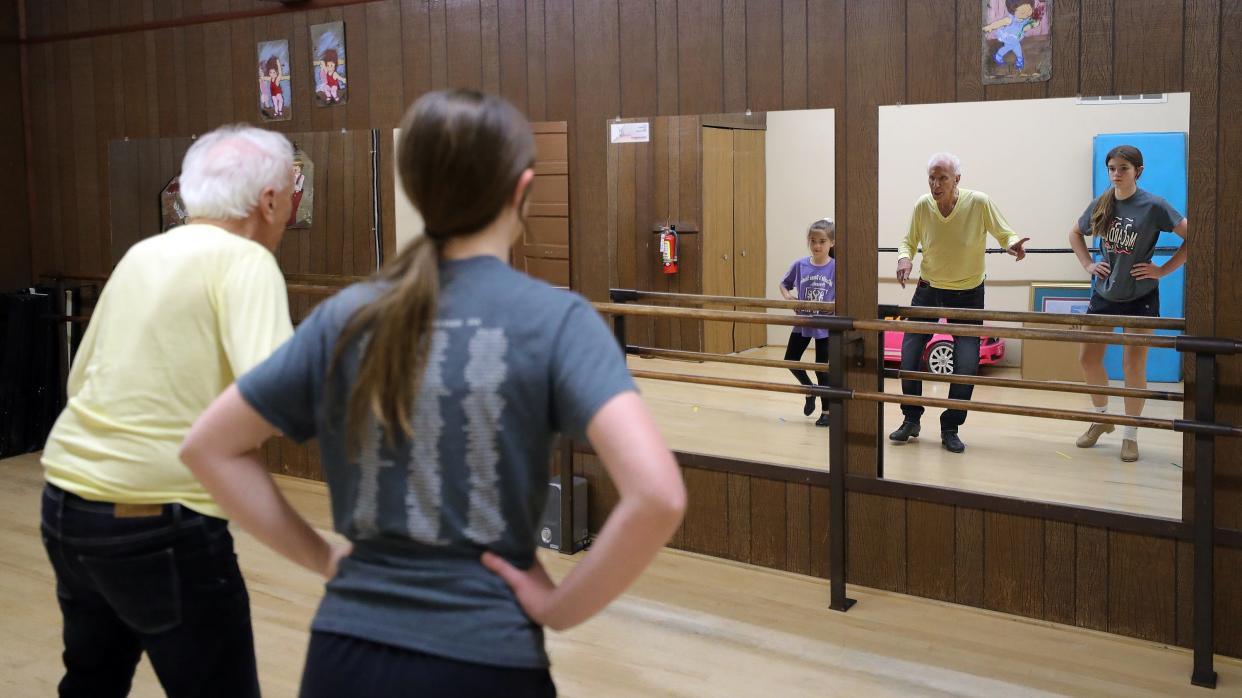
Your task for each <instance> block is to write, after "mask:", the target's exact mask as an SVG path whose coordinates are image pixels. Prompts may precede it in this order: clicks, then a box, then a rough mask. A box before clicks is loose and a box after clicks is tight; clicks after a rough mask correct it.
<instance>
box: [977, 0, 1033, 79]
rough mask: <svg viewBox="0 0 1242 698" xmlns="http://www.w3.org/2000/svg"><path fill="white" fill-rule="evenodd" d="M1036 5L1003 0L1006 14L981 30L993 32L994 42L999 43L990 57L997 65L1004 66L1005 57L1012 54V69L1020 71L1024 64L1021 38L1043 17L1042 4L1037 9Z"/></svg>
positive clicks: (1026, 0) (1017, 0) (1028, 2)
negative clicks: (998, 46) (994, 35)
mask: <svg viewBox="0 0 1242 698" xmlns="http://www.w3.org/2000/svg"><path fill="white" fill-rule="evenodd" d="M1036 5H1037V3H1036V0H1005V9H1006V11H1007V14H1006V15H1005V16H1004V17H1001V18H1000V19H998V20H996V21H995V22H992V23H991V24H989V25H987V26H985V27H984V28H983V32H984V33H985V34H986V33H988V32H990V31H993V30H995V31H996V40H997V41H999V42H1001V47H1000V48H999V49H998V50H997V51H996V54H995V55H994V56H992V59H993V60H995V61H996V64H997V65H1004V64H1005V56H1007V55H1009V54H1010V53H1013V56H1014V67H1015V68H1017V69H1018V70H1022V66H1023V65H1025V63H1026V61H1025V58H1024V57H1023V55H1022V37H1023V36H1025V35H1026V33H1027V32H1028V31H1031V30H1033V29H1035V28H1036V27H1038V26H1039V22H1040V20H1041V19H1043V15H1044V13H1043V7H1042V3H1039V5H1041V6H1039V7H1037V6H1036Z"/></svg>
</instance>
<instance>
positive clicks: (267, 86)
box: [258, 39, 293, 121]
mask: <svg viewBox="0 0 1242 698" xmlns="http://www.w3.org/2000/svg"><path fill="white" fill-rule="evenodd" d="M258 54H259V115H260V116H262V117H263V120H264V121H288V120H289V119H292V118H293V113H292V111H291V109H292V101H293V86H292V80H293V78H292V76H291V74H290V73H289V42H288V41H285V40H284V39H280V40H278V41H262V42H260V43H259V51H258Z"/></svg>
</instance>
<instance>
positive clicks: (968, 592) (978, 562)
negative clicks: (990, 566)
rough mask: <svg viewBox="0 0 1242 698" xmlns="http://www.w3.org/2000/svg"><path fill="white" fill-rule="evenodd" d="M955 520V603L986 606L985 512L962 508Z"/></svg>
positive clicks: (957, 512)
mask: <svg viewBox="0 0 1242 698" xmlns="http://www.w3.org/2000/svg"><path fill="white" fill-rule="evenodd" d="M954 518H955V520H956V529H955V532H954V548H955V553H954V560H953V567H954V570H953V573H954V581H953V587H954V589H953V595H954V600H956V601H957V602H958V603H960V604H965V605H967V606H982V605H983V512H982V511H980V510H979V509H966V508H958V509H957V510H956V511H955V512H954Z"/></svg>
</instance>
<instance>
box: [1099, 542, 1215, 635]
mask: <svg viewBox="0 0 1242 698" xmlns="http://www.w3.org/2000/svg"><path fill="white" fill-rule="evenodd" d="M1176 558H1177V551H1176V542H1175V541H1172V540H1169V539H1160V538H1153V537H1151V536H1142V535H1137V534H1133V533H1120V532H1117V531H1110V532H1109V534H1108V568H1109V569H1110V570H1118V574H1113V575H1109V578H1108V599H1109V604H1108V631H1109V632H1113V633H1119V634H1122V635H1129V636H1131V637H1139V638H1142V639H1144V640H1151V641H1153V642H1163V643H1168V644H1172V643H1174V642H1176V641H1177V611H1176V602H1177V559H1176ZM1222 620H1223V619H1222Z"/></svg>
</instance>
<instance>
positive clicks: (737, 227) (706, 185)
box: [608, 110, 835, 470]
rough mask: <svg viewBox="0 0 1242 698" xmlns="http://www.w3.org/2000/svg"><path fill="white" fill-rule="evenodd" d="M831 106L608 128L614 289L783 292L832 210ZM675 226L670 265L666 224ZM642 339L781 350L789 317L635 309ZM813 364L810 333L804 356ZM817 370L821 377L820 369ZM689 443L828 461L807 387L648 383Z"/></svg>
mask: <svg viewBox="0 0 1242 698" xmlns="http://www.w3.org/2000/svg"><path fill="white" fill-rule="evenodd" d="M834 118H835V115H834V113H833V111H832V110H801V111H780V112H766V113H746V114H716V115H698V116H662V117H653V118H646V119H624V120H620V121H617V122H613V123H612V124H610V129H609V143H608V197H609V200H608V206H609V231H608V233H609V235H608V239H609V241H610V243H611V250H610V254H611V255H613V264H611V265H610V267H611V268H612V269H614V270H615V274H616V278H613V279H610V284H611V286H612V287H614V288H631V289H638V290H645V291H666V292H675V293H692V294H706V295H725V296H746V297H752V298H753V297H758V298H771V299H781V297H782V296H781V293H780V290H779V288H778V284H779V283H780V282H781V281H782V279H783V278H785V276H786V273H787V272H788V271H789V269H790V267H791V266H792V265H793V264H794V263H795V262H797V261H798V260H801V259H804V258H807V257H808V256H810V254H811V252H810V250H809V248H808V232H809V228H810V227H811V225H812V224H813V223H814V222H815V221H817V220H820V219H825V218H827V219H832V218H833V217H834V215H835V214H834V163H835V155H834V148H833V143H834ZM665 226H675V227H676V229H677V232H678V247H679V249H678V265H677V270H676V271H675V272H673V273H665V272H666V269H665V267H664V265H663V264H662V262H661V257H660V254H661V249H660V240H659V233H660V230H661V228H662V227H665ZM627 328H628V331H627V334H628V342H629V343H630V344H633V345H638V346H647V347H656V348H665V349H679V350H687V351H705V352H712V353H722V354H738V355H742V356H752V357H761V358H773V359H781V358H784V357H785V356H786V351H787V347H788V345H789V340H790V330H789V328H787V327H777V326H772V327H762V326H754V325H743V324H727V323H716V322H707V323H702V322H695V321H688V320H671V321H670V320H650V319H643V318H630V319H629V320H628V322H627ZM802 358H803V360H804V361H806V362H808V363H810V362H813V361H814V360H815V347H814V343H813V342H811V343H810V346H809V347H808V348H807V349H806V351H805V354H804V355H803V357H802ZM629 361H630V365H631V367H634V368H644V369H650V370H661V371H664V370H667V371H673V372H678V373H692V374H698V375H707V376H720V377H731V378H747V379H753V380H763V381H776V382H790V383H792V382H793V380H794V378H793V376H791V375H790V373H789V371H787V370H783V369H777V368H764V367H752V366H737V365H723V364H715V363H689V362H685V361H675V360H669V359H663V358H636V357H633V356H631V357H629ZM811 379H813V374H812V378H811ZM641 389H642V391H643V396H644V398H645V399H646V401H647V404H648V405H649V406H650V408H651V410H652V412H653V413H654V414H655V417H656V419H657V421H658V422H659V423H660V425H661V429H662V430H663V432H664V435H665V437H666V438H667V439H668V441H669V445H670V446H671V447H672V448H673V449H675V450H677V451H681V452H687V453H699V454H704V455H709V456H719V457H725V458H731V459H741V460H751V461H759V462H766V463H775V464H781V465H793V466H800V467H808V468H818V469H824V470H826V469H827V467H828V449H827V443H828V429H827V428H825V426H826V421H825V422H824V425H825V426H817V425H816V422H817V421H820V420H819V416H820V409H819V407H818V406H815V407H814V409H813V410H812V412H811V414H809V415H808V414H804V409H803V408H804V405H805V401H804V399H803V398H802V397H801V396H799V395H789V394H778V393H768V392H756V391H749V390H737V389H729V388H716V387H710V386H698V385H687V384H682V383H671V382H664V381H653V380H643V381H641Z"/></svg>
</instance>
